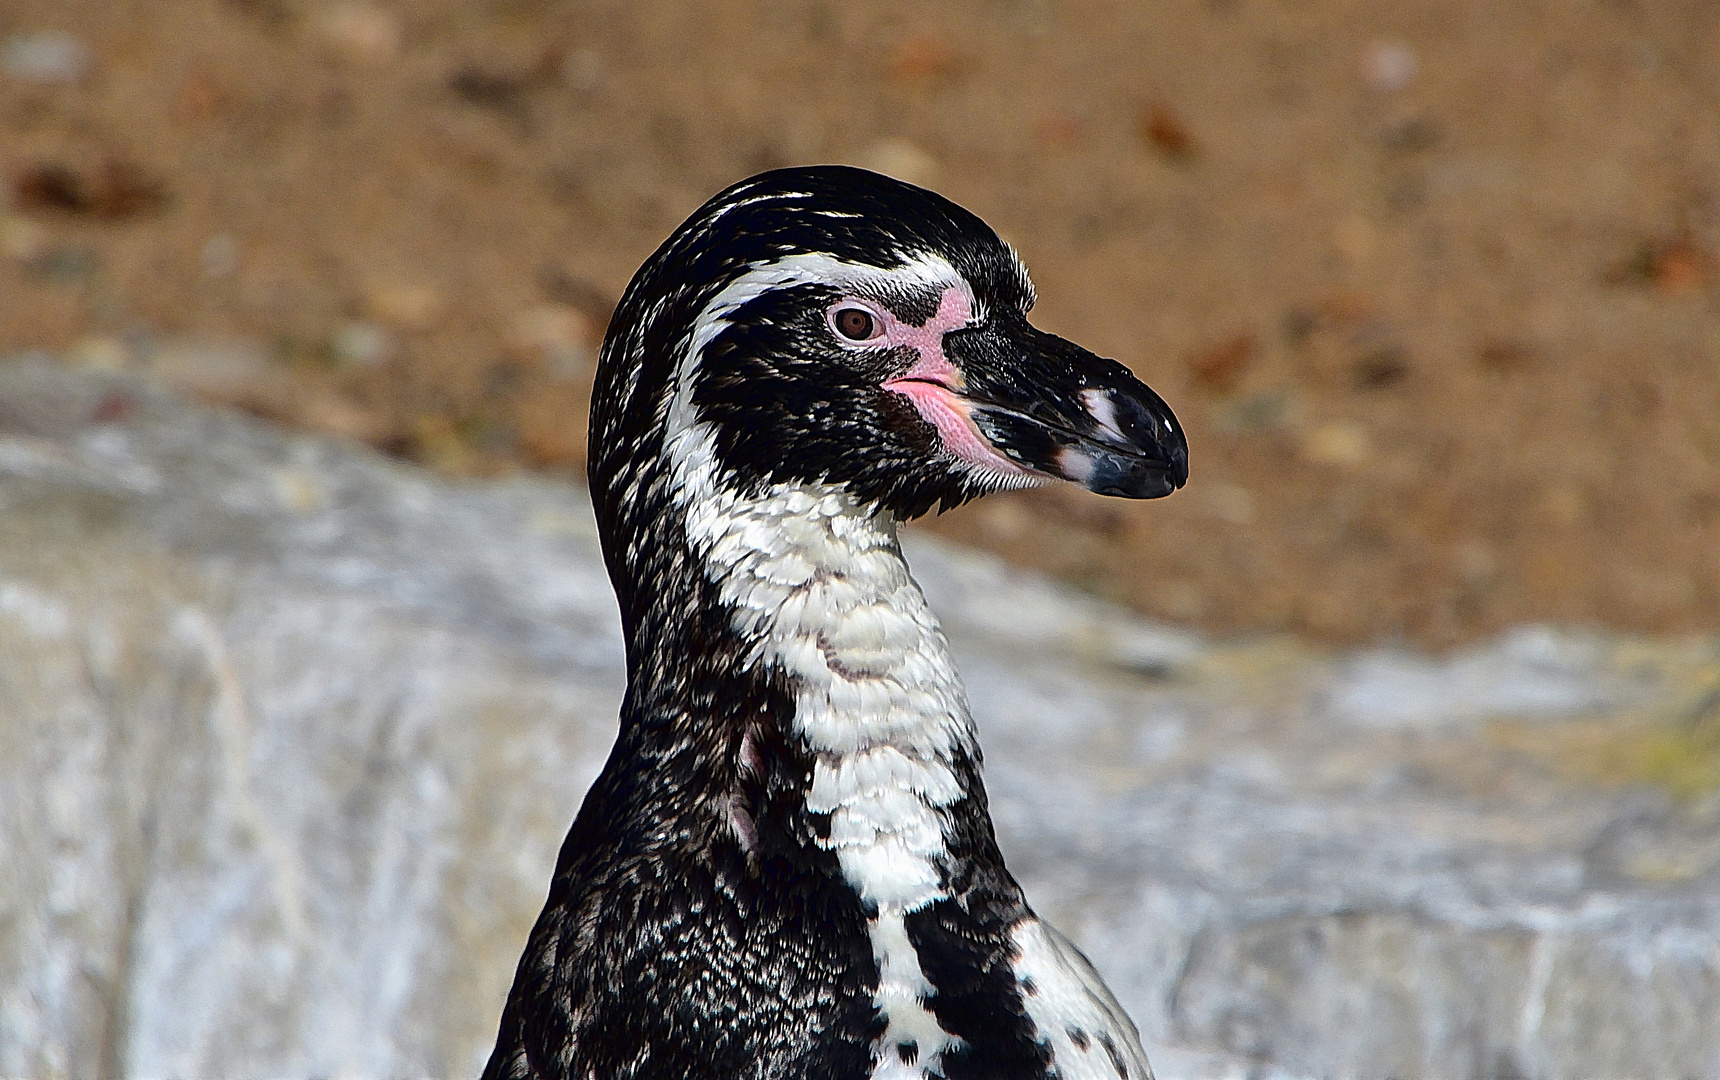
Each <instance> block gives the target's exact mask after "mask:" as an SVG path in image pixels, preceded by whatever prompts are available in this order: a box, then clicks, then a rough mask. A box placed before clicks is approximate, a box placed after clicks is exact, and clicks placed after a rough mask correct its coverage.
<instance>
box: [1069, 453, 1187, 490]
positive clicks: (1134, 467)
mask: <svg viewBox="0 0 1720 1080" xmlns="http://www.w3.org/2000/svg"><path fill="white" fill-rule="evenodd" d="M1187 482H1188V453H1187V451H1184V452H1182V453H1179V454H1173V455H1170V460H1168V461H1160V460H1155V459H1152V458H1143V457H1135V456H1134V455H1124V454H1109V453H1099V454H1094V455H1093V460H1092V471H1091V472H1089V473H1088V474H1087V480H1086V484H1085V487H1086V488H1087V490H1088V491H1093V492H1097V493H1098V494H1100V495H1110V496H1113V497H1116V498H1123V499H1162V498H1164V497H1165V496H1166V495H1169V494H1170V493H1171V492H1173V491H1175V490H1176V489H1177V488H1180V487H1182V486H1183V484H1185V483H1187Z"/></svg>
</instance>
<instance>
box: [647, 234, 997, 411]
mask: <svg viewBox="0 0 1720 1080" xmlns="http://www.w3.org/2000/svg"><path fill="white" fill-rule="evenodd" d="M792 285H833V286H835V287H836V288H839V289H843V290H845V291H850V292H855V293H860V294H863V295H864V294H880V293H887V292H889V291H899V290H900V289H902V288H903V287H908V288H916V287H918V288H924V289H925V290H926V291H927V292H931V293H939V292H942V291H943V290H944V289H947V288H952V287H953V288H957V289H960V290H962V292H963V293H964V294H965V295H966V296H967V298H968V302H969V304H970V305H975V317H976V318H979V317H981V315H982V313H981V312H980V311H979V310H978V307H977V304H978V302H977V301H976V300H975V298H974V293H973V286H972V285H970V284H968V281H967V279H966V278H964V277H962V275H961V274H960V273H959V272H958V271H957V270H956V268H955V267H954V266H952V265H950V261H949V260H948V259H946V258H944V257H943V256H942V255H938V254H936V253H934V252H919V253H915V254H914V255H912V256H910V257H908V259H907V261H906V262H905V263H904V265H901V266H898V267H895V268H894V269H888V270H886V269H884V268H883V267H879V266H873V265H871V264H870V263H856V262H849V261H847V260H845V259H838V258H836V257H835V256H832V255H826V254H824V253H822V252H803V253H801V254H798V255H785V256H783V257H782V258H780V259H778V260H776V261H775V262H771V263H766V264H764V265H763V266H756V267H754V268H752V269H751V270H748V271H747V272H746V273H744V274H742V275H740V276H739V277H737V278H735V280H733V281H731V282H729V284H728V285H727V286H725V287H724V288H723V290H722V291H721V292H719V293H717V295H715V296H713V297H712V298H711V299H710V300H709V301H708V302H707V303H706V304H705V307H704V310H703V311H701V312H699V317H698V318H697V319H695V320H694V322H693V333H692V336H691V338H690V339H689V340H688V342H687V347H686V349H685V350H684V351H683V352H682V353H681V357H680V361H679V363H677V364H676V366H675V377H674V387H675V393H674V396H673V397H672V398H671V399H670V403H669V415H668V417H667V420H668V424H667V427H666V436H668V437H672V436H673V435H674V434H675V432H677V431H680V430H684V429H686V428H688V427H691V426H692V424H693V423H694V422H695V421H696V420H697V419H698V418H697V417H696V416H695V415H694V409H693V384H694V382H695V381H696V376H697V375H698V370H699V362H700V360H701V359H702V358H703V357H704V355H705V348H706V346H708V345H710V343H711V342H712V341H713V340H715V339H716V336H717V335H718V334H720V333H722V332H723V329H724V328H725V327H726V326H728V319H729V316H730V315H733V314H734V313H735V312H736V311H738V310H740V309H741V308H743V307H745V306H746V305H747V304H748V303H750V302H752V301H753V300H756V299H758V298H759V297H760V296H763V295H764V294H765V293H767V292H770V291H771V290H772V289H780V288H785V287H788V286H792Z"/></svg>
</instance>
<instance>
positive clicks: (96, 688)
mask: <svg viewBox="0 0 1720 1080" xmlns="http://www.w3.org/2000/svg"><path fill="white" fill-rule="evenodd" d="M907 542H908V544H909V546H910V559H911V561H912V562H913V564H914V566H915V568H916V572H917V574H918V576H919V577H920V578H921V580H922V582H923V583H924V584H925V586H926V588H927V591H928V593H929V594H931V596H932V600H933V604H934V606H935V607H936V608H937V609H938V610H939V611H940V613H941V614H942V615H943V617H944V620H945V623H946V626H947V628H948V629H949V632H950V636H951V638H952V640H953V641H954V643H955V645H956V648H957V652H958V656H959V658H960V661H961V663H962V665H963V668H964V670H965V672H966V674H967V677H968V681H969V688H970V691H971V694H972V697H973V701H974V707H975V711H976V714H977V715H978V717H979V719H980V723H981V726H982V729H983V737H984V740H985V745H986V749H987V752H988V775H989V778H990V784H991V788H992V793H993V801H994V808H995V812H996V816H997V820H998V825H999V828H1000V831H1001V833H1002V839H1003V843H1004V846H1005V848H1006V851H1007V852H1008V853H1009V856H1010V858H1011V864H1012V866H1013V867H1014V868H1015V870H1016V872H1017V873H1018V875H1019V876H1020V877H1021V878H1022V879H1023V881H1024V884H1025V885H1026V887H1027V888H1028V890H1029V893H1030V895H1031V896H1032V897H1033V898H1034V899H1035V901H1036V904H1037V906H1039V908H1040V909H1041V910H1042V911H1043V912H1045V913H1046V914H1047V915H1048V916H1050V917H1052V918H1053V919H1054V920H1056V921H1058V922H1059V923H1060V924H1061V925H1062V926H1063V928H1064V929H1065V930H1066V931H1067V932H1069V933H1070V934H1071V936H1072V937H1074V938H1075V939H1076V940H1077V941H1079V942H1080V943H1082V944H1083V945H1084V946H1085V947H1086V948H1087V950H1088V951H1089V952H1090V953H1091V954H1092V956H1093V959H1094V961H1095V962H1096V964H1097V965H1098V966H1099V967H1100V968H1101V969H1102V970H1103V971H1105V972H1106V974H1107V975H1108V977H1109V978H1110V980H1111V982H1112V985H1113V986H1114V987H1115V988H1116V989H1117V991H1118V993H1119V996H1120V997H1121V998H1122V1000H1123V1001H1124V1003H1125V1004H1126V1005H1127V1006H1128V1007H1129V1008H1130V1010H1131V1011H1132V1012H1133V1014H1134V1015H1135V1017H1136V1018H1137V1020H1138V1021H1139V1022H1140V1024H1141V1027H1142V1030H1143V1033H1144V1034H1145V1035H1146V1036H1147V1037H1148V1039H1149V1041H1150V1042H1151V1043H1152V1044H1153V1050H1154V1057H1155V1062H1156V1064H1157V1065H1158V1068H1159V1072H1160V1075H1161V1077H1162V1078H1164V1080H1171V1078H1174V1077H1177V1076H1227V1075H1228V1076H1245V1075H1258V1076H1266V1075H1347V1076H1387V1075H1399V1076H1403V1075H1414V1076H1526V1077H1577V1076H1623V1075H1656V1076H1716V1075H1720V888H1717V886H1720V802H1716V801H1715V799H1714V798H1713V797H1712V793H1711V791H1709V790H1708V789H1707V788H1704V787H1703V786H1701V785H1696V786H1695V787H1694V788H1692V789H1690V790H1691V792H1692V793H1691V794H1689V795H1688V797H1686V798H1684V799H1682V800H1675V799H1673V798H1671V797H1670V796H1668V795H1666V794H1663V793H1661V792H1659V791H1658V790H1657V789H1656V788H1654V787H1653V786H1652V785H1643V784H1632V783H1629V782H1627V781H1630V780H1631V779H1632V777H1633V776H1634V775H1635V774H1633V773H1631V772H1630V770H1629V768H1627V767H1624V766H1628V765H1629V763H1630V762H1631V761H1638V760H1643V761H1650V762H1651V763H1652V762H1653V761H1655V760H1658V759H1656V758H1654V756H1653V753H1652V752H1647V751H1642V749H1641V748H1642V747H1645V746H1646V747H1649V748H1650V750H1651V751H1652V748H1653V747H1656V746H1662V745H1674V746H1676V745H1682V744H1677V743H1676V742H1672V743H1668V742H1667V741H1666V740H1667V739H1676V737H1677V735H1678V733H1679V732H1680V731H1684V730H1686V729H1688V728H1689V727H1690V725H1692V724H1695V723H1698V722H1703V715H1702V714H1703V711H1704V710H1705V709H1711V708H1713V704H1714V699H1713V695H1712V693H1711V690H1712V687H1713V686H1714V685H1715V684H1716V680H1717V679H1720V644H1717V643H1716V642H1714V641H1711V640H1699V641H1674V642H1633V641H1626V640H1620V639H1615V638H1610V637H1606V636H1602V635H1581V634H1572V633H1555V632H1551V631H1536V630H1524V631H1520V632H1518V633H1516V634H1513V635H1509V636H1507V637H1506V638H1504V639H1502V640H1500V641H1498V642H1495V643H1492V644H1490V645H1487V646H1485V647H1482V648H1477V649H1474V650H1472V651H1469V652H1466V653H1462V654H1459V655H1456V656H1453V657H1449V658H1444V659H1434V658H1428V657H1420V656H1416V655H1412V654H1409V653H1405V652H1399V651H1392V650H1377V651H1370V652H1365V653H1359V654H1353V655H1336V656H1335V655H1328V654H1323V653H1318V652H1314V651H1310V650H1305V649H1301V648H1299V647H1297V646H1296V645H1295V644H1294V643H1289V642H1284V641H1266V642H1259V643H1250V644H1238V645H1217V644H1214V643H1211V642H1206V641H1202V640H1200V639H1198V638H1195V637H1192V636H1189V635H1185V634H1180V633H1177V632H1174V631H1170V630H1166V629H1164V628H1161V627H1156V626H1152V625H1149V624H1146V623H1143V622H1141V621H1139V620H1137V619H1134V618H1132V617H1130V616H1128V615H1126V614H1124V613H1121V612H1118V611H1116V610H1114V609H1111V608H1108V607H1106V606H1104V605H1102V604H1099V603H1096V602H1094V601H1092V600H1090V599H1087V598H1084V597H1081V596H1079V595H1076V594H1073V593H1071V592H1069V591H1068V590H1065V589H1062V588H1060V587H1058V586H1055V585H1053V584H1050V583H1047V582H1045V581H1043V580H1041V579H1038V578H1035V577H1032V576H1030V575H1025V574H1020V573H1015V572H1012V571H1009V570H1006V569H1004V568H1002V567H1000V566H999V565H997V564H996V563H994V562H992V561H990V560H988V559H985V558H983V557H980V556H976V555H973V554H970V553H965V552H961V551H957V550H953V549H950V548H948V547H946V546H944V545H940V544H938V543H936V542H934V541H932V540H930V539H927V538H925V537H924V536H923V535H913V534H910V536H909V537H908V541H907ZM622 679H623V671H622V657H621V650H620V646H619V642H618V638H617V629H616V622H615V616H614V612H613V607H612V600H611V598H610V593H609V588H608V583H607V580H606V579H605V577H604V574H603V571H602V567H601V563H600V560H599V559H598V556H597V546H596V538H595V535H594V533H593V528H592V524H591V518H590V512H589V509H588V508H587V505H586V502H585V498H584V495H583V492H581V491H580V490H578V489H576V488H573V487H570V486H566V485H558V484H553V483H549V482H545V481H527V480H518V481H507V482H495V483H485V484H456V483H450V482H446V481H442V480H438V479H435V478H433V477H430V476H428V475H426V474H425V473H423V472H420V471H418V470H415V469H412V468H409V467H406V466H402V465H399V464H395V463H391V462H388V461H385V460H383V459H381V458H378V457H376V456H374V455H372V454H369V453H367V452H364V451H361V450H357V449H353V448H349V447H344V446H338V445H334V444H330V443H327V442H321V441H317V440H314V439H309V438H303V437H295V436H289V435H285V434H282V433H279V432H277V431H275V430H272V429H270V428H268V427H266V426H264V425H261V424H258V423H255V422H252V421H249V420H246V419H243V418H240V417H235V416H231V415H223V414H218V413H213V412H209V411H206V410H201V409H197V408H193V407H189V406H185V405H182V404H178V403H175V402H174V401H172V400H170V399H168V398H166V397H164V396H161V395H159V394H157V393H155V392H153V391H151V390H149V389H147V388H145V387H142V386H140V385H137V384H134V383H130V382H125V381H123V380H118V379H114V378H110V377H101V376H94V375H80V374H74V373H69V372H66V371H64V370H61V369H57V368H53V367H49V366H45V365H42V364H38V363H30V362H23V361H14V362H10V363H4V364H0V1074H7V1075H14V1074H18V1075H40V1076H53V1075H72V1076H95V1075H103V1076H116V1077H117V1076H128V1075H129V1076H166V1075H195V1076H208V1077H221V1076H261V1075H279V1076H311V1075H328V1076H385V1075H387V1076H393V1075H408V1074H412V1075H448V1076H454V1075H461V1074H470V1073H473V1072H475V1071H476V1069H477V1068H478V1067H479V1065H480V1063H481V1060H482V1058H483V1056H484V1054H485V1052H486V1051H487V1048H488V1042H489V1039H490V1038H491V1037H492V1034H493V1025H494V1023H495V1019H496V1016H497V1013H498V1011H499V1008H500V1004H501V1001H502V998H503V996H504V994H505V992H506V988H507V985H508V983H509V981H510V979H511V976H512V968H513V964H514V962H515V960H516V958H517V956H518V953H519V949H520V946H521V944H522V942H523V940H524V936H525V933H526V931H527V929H528V928H529V926H530V923H531V920H532V919H533V917H534V916H535V915H536V912H537V908H538V906H539V904H540V903H541V900H542V895H543V890H544V887H545V885H546V883H547V881H548V875H549V871H550V867H551V865H552V863H553V861H554V855H555V851H556V848H557V846H558V845H559V843H560V841H561V837H562V834H563V831H564V830H565V828H566V826H567V824H568V822H569V821H570V820H571V818H572V816H573V813H574V811H575V809H576V808H577V805H578V802H579V799H580V797H581V794H582V792H583V790H584V788H585V786H586V785H587V784H588V783H589V781H590V779H591V778H592V777H593V776H594V775H595V773H596V771H597V769H598V767H599V766H600V765H601V763H602V761H603V758H604V755H605V754H606V752H607V749H608V745H609V741H610V739H611V737H612V734H613V730H614V714H615V708H616V704H617V701H618V699H619V694H620V689H621V685H622ZM1680 725H1683V727H1680ZM1657 740H1659V741H1657ZM1633 754H1634V755H1635V757H1633V756H1632V755H1633ZM1645 754H1646V756H1645ZM1620 762H1623V763H1624V766H1621V765H1620V764H1619V763H1620ZM1621 768H1622V770H1623V771H1622V772H1621ZM1645 775H1649V776H1653V775H1659V774H1657V773H1654V771H1653V770H1652V769H1649V770H1648V772H1647V773H1645Z"/></svg>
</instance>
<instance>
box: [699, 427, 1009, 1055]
mask: <svg viewBox="0 0 1720 1080" xmlns="http://www.w3.org/2000/svg"><path fill="white" fill-rule="evenodd" d="M665 449H666V451H667V453H668V455H669V460H670V462H671V463H672V469H673V471H674V475H675V485H674V490H675V491H676V496H675V497H676V501H677V502H678V503H679V504H680V506H681V509H682V510H683V511H684V512H685V514H686V520H687V538H688V542H689V544H690V546H691V547H692V549H693V552H694V554H695V556H696V557H697V558H698V559H699V561H701V562H702V564H703V565H704V566H705V567H706V573H707V574H708V575H709V577H710V579H711V581H712V582H713V583H714V584H716V586H717V587H718V592H719V594H720V596H721V599H722V601H723V602H724V603H725V604H727V605H730V606H731V607H732V608H733V609H734V613H735V614H734V626H735V630H736V632H737V633H739V634H740V635H741V636H742V637H743V638H744V639H746V640H748V641H751V642H753V643H754V644H753V650H752V653H751V655H750V656H749V661H750V662H751V663H754V664H759V665H764V666H769V667H774V668H777V669H779V670H782V671H783V672H785V673H786V674H787V675H788V676H789V677H790V680H791V684H792V686H793V687H794V692H795V717H794V729H793V732H792V734H794V735H796V736H798V737H799V738H800V740H801V741H802V742H803V743H804V745H805V747H806V748H807V749H808V750H809V751H811V752H812V753H813V754H815V755H816V763H815V764H814V767H813V780H812V787H811V789H810V790H809V792H808V793H807V808H808V809H809V810H810V811H811V812H813V813H819V814H829V815H830V836H829V839H828V841H826V842H825V843H826V845H827V847H828V848H829V849H831V850H834V851H835V852H836V859H837V863H838V865H839V866H840V867H841V869H842V874H843V878H844V880H846V881H847V883H848V884H849V886H851V887H852V888H853V889H854V890H855V891H856V892H857V893H858V894H859V895H860V897H861V899H862V900H864V901H865V902H866V905H867V907H868V909H869V910H871V911H874V912H875V914H874V915H873V916H872V918H871V921H870V925H869V927H868V933H869V935H870V937H871V941H872V952H873V957H874V959H875V960H876V961H877V964H878V970H879V985H878V988H877V990H876V992H875V994H874V999H873V1000H874V1004H875V1005H876V1006H877V1008H878V1010H879V1013H880V1015H881V1016H882V1017H883V1018H884V1021H885V1031H884V1034H883V1035H882V1036H881V1037H880V1038H879V1040H878V1041H877V1043H876V1044H875V1045H874V1047H873V1060H874V1063H875V1067H874V1070H873V1074H872V1075H873V1077H874V1078H875V1080H882V1078H891V1080H897V1078H901V1080H910V1078H911V1080H921V1078H923V1077H925V1076H926V1075H927V1073H928V1071H931V1072H933V1073H935V1072H936V1071H937V1070H938V1069H939V1067H940V1061H941V1057H942V1055H943V1054H944V1053H946V1052H947V1051H949V1050H950V1049H952V1048H954V1047H956V1046H958V1045H960V1043H959V1040H957V1039H956V1038H955V1037H954V1036H952V1035H950V1034H949V1033H948V1032H946V1031H944V1030H943V1029H942V1028H941V1027H940V1026H939V1025H938V1022H937V1018H936V1017H935V1016H934V1015H933V1014H932V1012H931V1010H930V1009H929V1008H927V1006H926V998H927V996H928V994H929V993H931V992H932V987H931V986H930V984H929V983H928V982H927V981H926V977H925V974H924V972H923V971H922V969H921V967H920V960H919V955H918V953H917V952H916V950H915V949H914V946H913V943H912V942H911V941H910V940H909V938H908V933H907V928H906V921H905V920H906V916H907V915H908V914H910V913H912V912H914V911H917V910H919V909H921V908H923V907H925V906H926V905H928V904H931V903H933V902H934V901H936V900H938V899H941V898H943V897H945V896H948V895H949V894H948V892H947V890H945V889H944V887H943V884H942V881H943V876H944V875H943V869H944V865H945V863H946V862H947V860H948V857H949V851H948V845H947V842H946V840H945V832H944V830H945V828H946V825H947V824H948V810H947V808H948V807H950V806H952V805H954V804H955V803H956V802H958V801H959V800H960V799H961V798H963V796H964V792H963V791H962V788H961V784H960V782H959V781H958V780H957V778H956V774H955V771H954V769H953V762H954V760H955V758H956V756H957V755H958V754H963V755H968V756H973V755H975V754H976V753H977V750H976V746H975V735H974V729H973V720H972V718H971V717H970V715H969V712H968V703H967V697H966V694H965V693H964V691H963V690H962V686H961V682H960V679H959V678H958V677H957V675H956V671H955V665H954V662H953V661H952V660H951V658H950V654H949V646H948V644H947V643H946V642H945V640H944V636H943V633H942V631H941V630H940V629H939V628H938V624H937V620H936V618H935V617H934V616H933V615H932V613H931V610H930V609H929V608H928V607H927V605H926V602H925V597H924V595H923V594H922V593H921V592H920V589H919V586H918V585H916V584H915V583H914V581H913V579H912V578H911V577H910V576H909V575H908V566H907V563H906V562H905V561H904V560H903V559H902V554H901V549H900V548H899V547H898V545H897V541H896V533H895V526H894V523H893V521H892V520H891V519H890V518H889V517H888V516H887V515H882V514H876V513H871V512H868V511H867V510H865V509H864V508H863V507H861V506H860V505H859V504H858V503H856V502H855V501H854V500H853V499H852V498H851V497H849V496H848V495H847V494H845V493H844V492H842V491H840V490H839V489H837V488H834V487H830V486H827V485H810V484H808V485H786V484H781V485H775V486H773V487H771V488H770V489H768V490H767V491H765V492H764V493H762V494H760V495H758V496H749V497H742V496H740V495H738V494H736V493H735V492H734V491H732V490H729V489H726V488H723V487H721V486H720V485H719V483H718V470H717V461H716V447H715V438H714V433H713V432H712V430H711V428H710V426H709V425H707V424H704V423H699V422H695V423H693V424H692V425H691V426H689V427H685V428H682V429H681V430H679V431H676V432H673V433H672V434H670V436H669V438H668V445H667V446H666V448H665ZM724 812H727V808H726V807H725V808H724ZM739 838H740V839H741V841H742V842H743V843H746V842H748V837H746V836H745V835H741V836H740V837H739ZM910 1043H911V1044H914V1045H915V1046H916V1047H917V1054H916V1055H915V1056H914V1058H913V1060H912V1061H910V1062H904V1061H902V1059H901V1056H900V1054H899V1052H898V1050H897V1047H898V1046H901V1045H906V1044H910Z"/></svg>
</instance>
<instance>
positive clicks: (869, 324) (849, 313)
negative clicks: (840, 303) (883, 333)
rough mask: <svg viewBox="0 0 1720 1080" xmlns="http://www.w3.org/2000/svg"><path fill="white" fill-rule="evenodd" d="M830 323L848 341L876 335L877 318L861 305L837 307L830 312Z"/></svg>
mask: <svg viewBox="0 0 1720 1080" xmlns="http://www.w3.org/2000/svg"><path fill="white" fill-rule="evenodd" d="M830 325H832V326H834V327H835V328H836V332H837V333H838V334H841V335H842V336H843V337H845V338H847V339H848V340H849V341H870V340H872V339H873V338H875V337H877V336H878V320H877V319H876V318H874V317H873V315H872V313H871V312H870V311H867V310H866V309H865V308H861V307H844V308H837V309H836V310H835V311H833V312H831V313H830Z"/></svg>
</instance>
